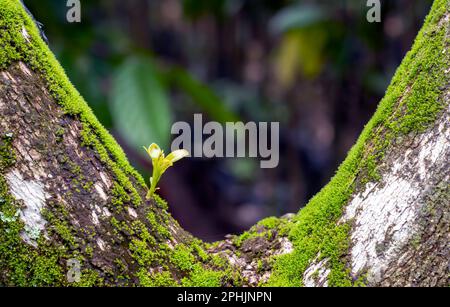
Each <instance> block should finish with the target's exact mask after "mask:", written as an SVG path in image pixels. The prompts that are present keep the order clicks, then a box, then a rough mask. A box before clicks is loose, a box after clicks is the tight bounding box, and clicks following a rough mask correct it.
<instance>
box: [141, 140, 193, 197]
mask: <svg viewBox="0 0 450 307" xmlns="http://www.w3.org/2000/svg"><path fill="white" fill-rule="evenodd" d="M144 149H145V151H146V152H147V153H148V155H149V156H150V158H151V159H152V165H153V174H152V177H151V178H150V190H149V191H148V193H147V199H150V198H152V196H153V194H154V193H155V191H156V190H157V189H158V188H157V187H156V185H157V184H158V181H159V179H161V176H162V174H164V172H165V171H166V170H167V169H168V168H169V167H171V166H172V165H173V163H174V162H176V161H178V160H180V159H182V158H184V157H187V156H189V152H188V151H187V150H185V149H177V150H174V151H172V152H171V153H170V154H168V155H167V157H165V156H164V151H162V150H161V148H159V146H158V145H157V144H155V143H153V144H151V145H150V146H149V147H148V148H147V147H145V146H144Z"/></svg>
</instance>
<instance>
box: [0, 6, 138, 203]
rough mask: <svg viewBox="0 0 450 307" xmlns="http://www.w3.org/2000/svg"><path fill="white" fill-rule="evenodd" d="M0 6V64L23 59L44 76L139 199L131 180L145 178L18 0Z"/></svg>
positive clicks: (89, 143) (89, 142)
mask: <svg viewBox="0 0 450 307" xmlns="http://www.w3.org/2000/svg"><path fill="white" fill-rule="evenodd" d="M1 7H2V10H1V12H0V29H1V33H0V44H1V46H2V48H1V51H0V68H2V69H5V68H7V67H8V65H10V64H11V63H13V62H15V61H23V62H25V63H27V64H28V65H29V66H30V67H31V68H32V69H33V70H34V71H37V72H39V73H40V74H41V75H42V76H43V77H44V78H45V79H46V81H47V84H48V85H47V86H48V89H49V90H50V92H51V94H52V96H53V97H54V98H55V100H56V101H57V102H58V103H59V104H60V105H61V106H62V108H63V110H64V111H65V113H67V114H70V115H73V116H76V117H77V118H78V119H79V120H80V121H81V123H82V124H83V131H82V138H83V141H84V144H85V145H86V146H92V147H94V148H95V150H96V151H97V152H98V153H99V155H100V158H101V159H102V161H103V162H105V163H107V164H108V165H109V167H110V168H111V169H112V171H113V172H114V173H115V175H116V177H117V180H118V182H119V183H120V184H121V185H122V186H123V187H125V189H126V190H127V191H128V192H130V193H131V196H132V201H133V203H134V204H135V205H139V204H140V203H142V199H141V198H140V196H139V194H138V193H137V191H136V189H135V188H134V187H133V183H137V184H139V185H140V186H142V187H145V181H144V179H143V178H142V177H141V176H140V175H139V174H138V172H137V171H136V170H134V169H133V168H132V167H131V165H130V164H129V162H128V160H127V158H126V156H125V154H124V152H123V150H122V149H121V148H120V146H119V145H118V144H117V143H116V141H115V140H114V138H113V137H112V136H111V135H110V134H109V133H108V131H107V130H106V129H105V128H104V127H103V126H102V125H101V124H100V122H99V121H98V120H97V119H96V117H95V115H94V113H93V112H92V110H91V109H90V108H89V107H88V105H87V104H86V102H85V101H84V99H83V98H82V97H81V95H80V94H79V93H78V92H77V91H76V89H75V88H74V87H73V86H72V84H71V83H70V81H69V80H68V78H67V76H66V75H65V72H64V70H63V69H62V67H61V66H60V65H59V63H58V61H57V60H56V58H55V57H54V55H53V53H52V52H51V51H50V49H49V48H48V46H47V45H46V44H45V43H44V42H43V41H42V39H41V38H40V35H39V31H38V29H36V26H35V24H34V22H33V21H32V20H31V18H30V17H29V16H28V15H27V14H26V12H25V11H24V9H23V7H22V6H21V4H20V2H19V1H17V0H1ZM23 28H24V29H26V31H27V33H28V39H26V38H25V37H24V36H23V35H22V29H23ZM63 133H64V132H63V131H62V130H61V129H59V130H57V133H56V135H57V136H62V134H63Z"/></svg>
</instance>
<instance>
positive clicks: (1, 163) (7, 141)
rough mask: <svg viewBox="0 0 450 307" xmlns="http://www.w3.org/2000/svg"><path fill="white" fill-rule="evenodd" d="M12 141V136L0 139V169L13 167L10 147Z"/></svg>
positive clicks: (12, 155) (13, 157)
mask: <svg viewBox="0 0 450 307" xmlns="http://www.w3.org/2000/svg"><path fill="white" fill-rule="evenodd" d="M12 139H13V135H12V134H7V135H4V136H2V137H1V138H0V169H4V168H7V167H8V166H11V165H13V164H14V162H15V160H16V157H15V154H14V151H13V150H12V146H11V144H12Z"/></svg>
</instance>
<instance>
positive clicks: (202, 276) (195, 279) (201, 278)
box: [181, 265, 225, 287]
mask: <svg viewBox="0 0 450 307" xmlns="http://www.w3.org/2000/svg"><path fill="white" fill-rule="evenodd" d="M224 275H225V272H218V271H213V270H207V269H205V268H203V267H202V266H200V265H195V266H194V267H193V270H192V273H191V274H190V275H189V277H185V278H183V279H182V280H181V285H182V286H183V287H220V286H221V284H222V282H221V280H222V278H223V277H224Z"/></svg>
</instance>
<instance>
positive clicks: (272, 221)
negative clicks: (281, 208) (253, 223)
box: [258, 216, 282, 229]
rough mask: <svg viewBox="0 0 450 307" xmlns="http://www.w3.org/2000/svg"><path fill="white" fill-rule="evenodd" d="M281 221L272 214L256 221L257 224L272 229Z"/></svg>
mask: <svg viewBox="0 0 450 307" xmlns="http://www.w3.org/2000/svg"><path fill="white" fill-rule="evenodd" d="M281 222H282V221H281V219H279V218H276V217H273V216H272V217H268V218H265V219H263V220H262V221H260V222H258V225H260V226H263V227H264V228H266V229H274V228H277V227H278V226H279V225H280V224H281Z"/></svg>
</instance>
